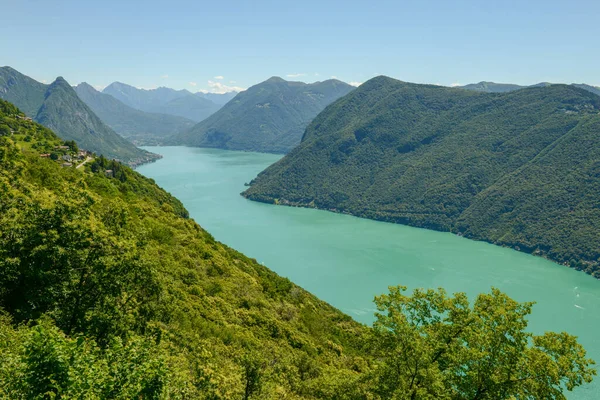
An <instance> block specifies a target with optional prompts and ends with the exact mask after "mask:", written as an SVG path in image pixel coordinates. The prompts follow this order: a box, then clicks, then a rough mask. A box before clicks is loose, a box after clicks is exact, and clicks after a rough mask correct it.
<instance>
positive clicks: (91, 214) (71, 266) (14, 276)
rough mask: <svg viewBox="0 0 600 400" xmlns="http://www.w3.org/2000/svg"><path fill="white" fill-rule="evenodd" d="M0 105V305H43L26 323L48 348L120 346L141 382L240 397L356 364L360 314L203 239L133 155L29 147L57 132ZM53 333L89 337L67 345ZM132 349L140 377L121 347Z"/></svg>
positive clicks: (22, 318)
mask: <svg viewBox="0 0 600 400" xmlns="http://www.w3.org/2000/svg"><path fill="white" fill-rule="evenodd" d="M0 105H2V106H3V109H2V110H1V111H2V112H0V118H1V119H0V126H5V125H6V124H8V126H9V127H10V129H9V130H7V132H5V131H4V130H3V131H2V132H3V133H2V134H1V135H0V192H1V193H2V195H1V196H0V226H1V229H0V306H1V307H3V308H4V310H6V311H7V312H8V313H9V314H10V316H11V319H12V320H13V321H14V322H15V323H19V322H27V321H32V320H37V319H38V318H48V319H49V321H48V322H47V323H44V324H42V326H43V328H40V329H42V330H43V332H42V333H31V334H32V335H34V337H35V335H42V338H44V339H43V340H47V341H48V343H47V344H45V345H44V348H47V349H46V351H48V352H52V351H59V352H63V354H67V353H68V352H69V351H70V352H76V353H77V352H78V351H79V350H81V352H83V355H81V354H79V355H77V357H82V359H81V360H80V361H81V363H84V362H88V363H89V362H90V360H91V359H92V358H98V359H100V358H103V357H104V358H106V357H108V359H107V361H108V362H109V363H112V364H114V363H115V362H118V360H119V359H120V358H124V359H125V360H124V363H125V364H126V365H123V366H122V368H123V371H121V372H120V373H121V374H124V373H125V371H126V370H127V368H131V370H129V371H128V372H127V373H128V374H132V377H131V378H128V379H139V380H140V381H142V380H143V379H146V376H145V374H146V375H148V374H150V375H151V376H150V378H148V379H149V380H150V381H149V383H148V385H151V384H156V385H159V384H160V385H167V384H170V385H171V386H176V388H177V392H176V393H172V397H173V398H199V396H200V395H201V394H202V398H211V399H215V398H222V399H231V398H243V394H244V391H245V390H250V389H247V388H246V383H245V382H246V381H245V380H246V379H248V380H251V379H254V381H253V382H255V384H258V383H259V382H258V381H257V380H258V379H259V378H260V379H261V380H262V381H261V382H260V384H261V387H262V388H263V389H262V391H263V393H265V395H268V398H281V397H286V396H292V397H293V398H298V396H300V394H301V393H303V392H306V391H307V390H309V388H310V387H311V386H312V385H316V386H317V387H318V386H323V385H325V386H327V385H329V384H326V382H327V381H328V380H331V382H335V379H337V378H336V377H339V379H341V380H342V381H348V380H349V379H351V378H353V377H356V376H358V375H357V374H358V373H359V371H361V370H362V369H364V368H367V366H368V361H367V360H365V359H363V358H362V357H361V352H360V350H359V348H360V346H359V340H361V338H362V337H363V335H364V334H365V333H366V330H365V328H364V327H363V326H361V325H359V324H358V323H356V322H354V321H352V319H351V318H350V317H348V316H346V315H344V314H342V313H341V312H339V311H337V310H336V309H334V308H333V307H331V306H329V305H327V304H325V303H323V302H322V301H320V300H318V299H317V298H315V297H314V296H312V295H310V294H309V293H307V292H306V291H304V290H303V289H301V288H299V287H297V286H296V285H294V284H292V283H291V282H290V281H289V280H287V279H284V278H281V277H279V276H277V275H276V274H274V273H273V272H271V271H270V270H268V269H267V268H265V267H263V266H261V265H259V264H258V263H257V262H256V261H255V260H252V259H249V258H247V257H245V256H244V255H242V254H240V253H238V252H236V251H235V250H232V249H230V248H228V247H227V246H225V245H223V244H221V243H219V242H217V241H215V240H214V238H213V237H212V236H211V235H210V234H208V233H207V232H205V231H204V230H203V229H202V228H201V227H200V226H198V225H197V224H196V223H195V222H194V221H193V220H190V219H189V218H188V214H187V211H186V210H185V209H184V208H183V206H182V205H181V203H180V202H179V201H178V200H176V199H175V198H173V197H172V196H170V195H169V194H168V193H165V192H164V191H163V190H161V189H160V188H159V187H157V186H156V185H155V184H154V182H153V181H152V180H150V179H147V178H144V177H143V176H141V175H140V174H138V173H136V172H134V171H132V170H131V169H129V168H127V167H124V166H122V165H120V164H118V163H115V162H112V161H107V160H106V159H103V158H99V159H96V160H95V161H94V162H93V163H88V165H86V167H85V168H82V169H75V168H61V166H60V162H58V161H52V160H50V159H48V158H42V157H40V156H39V152H45V151H47V150H48V149H52V148H54V147H55V146H56V145H59V144H61V141H59V140H58V139H57V138H56V137H55V136H54V135H53V134H52V132H51V131H49V130H47V129H45V128H43V127H41V126H40V125H37V124H35V123H33V122H29V121H23V120H21V119H19V118H17V115H18V113H17V112H16V110H15V109H10V108H7V107H6V106H5V105H6V103H3V102H2V103H0ZM10 131H13V134H10V133H9V132H10ZM4 134H7V135H4ZM25 138H27V139H25ZM107 170H110V171H112V172H110V173H106V172H105V171H107ZM5 319H6V318H3V319H2V322H4V323H6V321H5ZM54 326H56V327H57V328H58V329H59V331H58V332H56V331H55V329H56V328H54ZM2 332H4V333H2ZM61 332H62V333H61ZM12 334H14V335H17V334H16V333H14V332H13V333H12ZM22 334H23V335H25V336H27V337H29V335H30V334H29V333H25V332H23V333H22ZM65 334H66V335H67V336H68V337H72V338H75V339H77V337H78V335H84V336H85V337H86V338H87V339H86V340H87V342H86V343H87V344H81V343H80V342H77V340H74V341H73V342H72V344H71V345H70V344H69V343H70V342H68V340H69V339H64V338H62V336H61V335H65ZM3 335H4V336H3ZM6 335H9V336H10V335H11V334H10V333H6V329H4V330H0V359H1V360H2V361H3V362H1V363H0V364H2V367H0V375H1V372H2V371H6V369H7V368H17V367H18V365H16V364H10V365H9V364H7V363H5V361H6V358H3V357H6V353H5V352H3V351H2V350H6V349H2V348H3V347H4V346H7V340H8V339H9V338H8V337H7V336H6ZM47 336H48V337H47ZM15 340H16V339H15ZM32 340H33V339H32ZM40 340H42V339H40ZM65 340H66V341H67V342H66V343H64V341H65ZM92 340H93V341H94V342H96V343H98V344H99V345H100V346H101V347H103V346H110V347H111V348H113V347H115V350H114V352H115V353H116V354H115V355H114V357H115V358H114V359H112V360H111V358H110V357H112V356H111V355H110V354H108V355H103V356H102V357H100V356H99V355H98V354H97V352H98V350H95V349H94V344H93V342H91V341H92ZM115 341H117V342H118V341H121V342H122V343H125V344H127V346H131V348H130V349H125V350H123V349H120V346H121V345H119V344H118V343H117V342H115ZM51 343H52V344H51ZM63 344H64V348H63V347H61V346H63ZM40 345H41V344H40ZM15 346H18V341H17V342H16V343H15ZM52 346H56V348H53V347H52ZM73 346H75V347H73ZM77 346H83V347H81V349H79V348H78V347H77ZM148 346H151V347H152V348H153V350H152V351H150V353H148V349H147V348H148ZM44 348H41V349H40V351H43V350H44ZM111 351H112V350H111ZM137 351H139V352H140V354H139V360H138V361H139V364H140V365H139V368H140V369H142V371H138V372H139V377H138V378H136V376H135V374H138V372H136V371H137V370H135V368H136V367H135V365H136V364H137V363H138V361H136V359H135V357H134V355H133V354H130V352H137ZM88 352H89V354H88ZM69 354H70V353H69ZM39 356H40V357H42V356H44V357H46V356H47V357H50V356H51V354H46V355H39ZM65 357H67V356H65ZM86 357H87V359H86ZM86 360H87V361H86ZM13 361H14V360H13ZM14 362H16V361H14ZM103 362H104V361H103ZM56 363H57V365H56V369H57V371H51V370H50V368H51V367H50V366H48V370H46V371H45V373H48V374H49V373H51V372H53V373H56V374H58V375H60V373H61V370H60V368H63V369H64V368H65V366H63V367H61V366H60V363H59V361H58V360H57V361H56ZM144 363H147V364H149V365H150V366H152V365H153V367H152V368H153V369H149V368H150V367H148V369H147V370H144V365H145V364H144ZM130 364H131V365H130ZM80 367H81V365H72V366H71V367H70V368H73V369H75V370H76V369H77V368H80ZM116 367H118V365H117V366H116ZM17 369H18V368H17ZM155 369H156V370H155ZM166 372H169V375H168V380H167V377H166V376H164V374H165V373H166ZM65 373H66V372H65ZM89 373H90V375H93V374H94V371H93V370H91V371H89ZM114 373H116V374H119V371H115V372H114ZM107 374H108V372H107ZM156 374H158V375H160V374H162V375H161V376H162V378H161V379H162V380H161V381H159V382H154V381H155V380H156V379H155V377H154V375H156ZM2 378H3V379H4V378H6V377H5V376H2ZM18 378H19V377H18V376H17V377H15V379H16V380H18ZM38 378H39V377H38ZM125 378H126V377H123V379H125ZM31 379H37V378H35V377H32V378H31ZM57 379H58V378H57ZM65 379H66V378H65ZM81 379H84V378H81ZM107 379H108V378H107ZM319 382H320V383H319ZM5 383H6V382H5ZM25 383H26V381H23V382H22V384H25ZM142 383H143V382H140V385H141V384H142ZM15 384H16V383H15ZM331 384H333V383H331ZM0 386H1V388H0V393H4V395H6V393H5V392H2V390H5V389H6V385H5V384H3V385H0ZM49 386H51V385H50V383H49ZM142 386H143V385H142ZM325 386H324V389H323V390H327V389H326V387H325ZM88 389H91V388H89V387H88ZM115 390H116V388H115ZM307 393H308V392H307ZM0 397H3V396H0ZM9 397H10V398H18V397H12V396H9ZM133 397H134V396H131V397H127V396H124V397H118V398H133ZM167 397H169V398H170V397H171V396H166V397H164V396H163V397H160V398H167ZM308 397H312V396H308ZM100 398H113V397H110V396H108V397H104V396H100ZM115 398H116V397H115ZM135 398H139V397H138V396H135ZM143 398H146V396H143ZM148 398H159V397H148Z"/></svg>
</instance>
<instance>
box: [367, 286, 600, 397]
mask: <svg viewBox="0 0 600 400" xmlns="http://www.w3.org/2000/svg"><path fill="white" fill-rule="evenodd" d="M405 291H406V288H405V287H401V286H399V287H390V293H389V294H387V295H382V296H379V297H377V298H376V299H375V303H376V304H377V308H378V310H379V312H378V313H376V317H377V320H376V322H375V323H374V330H373V340H374V342H373V343H374V346H375V347H374V348H375V349H376V354H375V356H376V357H377V358H379V359H381V360H382V362H381V365H380V366H379V368H377V369H376V372H374V373H373V375H372V376H371V379H372V380H371V381H370V384H371V385H372V390H373V392H374V393H376V395H377V396H379V398H381V399H434V398H435V399H473V400H474V399H510V398H519V399H564V398H565V397H564V395H563V390H564V389H565V388H566V389H568V390H572V389H573V388H575V387H576V386H579V385H581V384H583V383H587V382H591V380H592V377H593V376H594V375H595V374H596V371H595V370H594V369H593V368H592V365H593V364H594V362H593V361H592V360H591V359H588V358H586V353H585V350H584V349H583V347H582V346H581V345H580V344H579V343H578V342H577V340H576V338H575V337H573V336H571V335H568V334H566V333H553V332H548V333H545V334H544V335H541V336H537V335H533V334H531V333H529V332H526V331H525V329H526V328H527V319H526V317H527V315H529V314H530V313H531V307H532V305H533V303H518V302H516V301H514V300H512V299H511V298H510V297H508V296H507V295H506V294H504V293H502V292H500V291H499V290H498V289H492V291H491V293H488V294H481V295H479V296H478V297H477V299H476V300H475V302H474V304H473V306H472V307H471V306H470V304H469V301H468V299H467V296H466V295H465V294H464V293H458V294H455V295H454V296H453V297H449V296H447V295H446V292H445V291H444V290H443V289H438V290H420V289H417V290H415V291H414V293H413V295H412V296H406V295H405V294H404V293H403V292H405Z"/></svg>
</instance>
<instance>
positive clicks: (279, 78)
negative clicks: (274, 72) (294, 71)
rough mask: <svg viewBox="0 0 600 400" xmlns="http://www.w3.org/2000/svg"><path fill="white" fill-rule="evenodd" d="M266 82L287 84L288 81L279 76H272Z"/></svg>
mask: <svg viewBox="0 0 600 400" xmlns="http://www.w3.org/2000/svg"><path fill="white" fill-rule="evenodd" d="M265 82H271V83H277V82H287V81H286V80H285V79H283V78H281V77H279V76H272V77H270V78H269V79H267V80H266V81H265Z"/></svg>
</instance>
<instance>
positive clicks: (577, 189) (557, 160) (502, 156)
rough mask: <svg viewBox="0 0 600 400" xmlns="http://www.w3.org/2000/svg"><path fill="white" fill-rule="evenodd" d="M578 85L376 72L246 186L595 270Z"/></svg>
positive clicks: (589, 139) (599, 226) (592, 120)
mask: <svg viewBox="0 0 600 400" xmlns="http://www.w3.org/2000/svg"><path fill="white" fill-rule="evenodd" d="M579 86H580V85H541V86H538V87H530V88H524V89H521V90H512V91H506V89H507V87H506V86H504V87H502V88H500V87H494V86H492V85H490V84H487V87H486V90H485V91H486V92H487V91H492V90H496V91H500V90H501V91H504V93H485V92H484V91H481V90H480V91H474V90H471V91H470V90H461V89H456V88H447V87H441V86H434V85H417V84H411V83H406V82H401V81H397V80H394V79H391V78H387V77H383V76H382V77H377V78H374V79H371V80H370V81H368V82H366V83H364V84H363V85H361V86H360V87H359V88H357V89H356V90H355V91H353V92H351V93H350V94H348V95H346V96H344V97H343V98H341V99H339V100H338V101H336V102H334V103H333V104H331V105H330V106H329V107H327V108H326V109H325V110H324V111H323V112H322V113H320V114H319V115H318V116H317V117H316V118H315V119H314V120H313V122H312V123H311V124H310V125H309V126H308V128H307V129H306V133H305V135H304V137H303V140H302V143H301V144H300V145H299V146H298V147H297V148H295V149H294V150H293V151H292V152H291V153H290V154H288V155H287V156H285V157H284V158H283V159H281V160H280V161H279V162H277V163H275V164H273V165H272V166H270V167H269V168H267V169H266V170H265V171H263V172H261V173H260V174H259V175H258V177H257V178H256V179H255V180H254V181H253V182H251V186H250V188H249V189H248V190H247V191H246V192H244V196H246V197H247V198H249V199H252V200H257V201H263V202H269V203H276V204H289V205H298V206H305V207H317V208H322V209H328V210H334V211H338V212H344V213H349V214H353V215H357V216H362V217H366V218H372V219H378V220H383V221H390V222H397V223H403V224H408V225H414V226H420V227H426V228H431V229H437V230H443V231H451V232H456V233H458V234H461V235H465V236H467V237H470V238H474V239H478V240H485V241H488V242H492V243H496V244H499V245H504V246H510V247H513V248H516V249H519V250H522V251H527V252H531V253H534V254H538V255H543V256H545V257H548V258H550V259H552V260H554V261H557V262H560V263H563V264H567V265H570V266H571V267H574V268H577V269H580V270H585V271H586V272H588V273H591V274H593V275H595V276H596V277H600V262H599V260H600V97H599V96H597V95H595V94H593V93H592V90H590V88H584V89H585V90H584V89H582V88H581V87H579Z"/></svg>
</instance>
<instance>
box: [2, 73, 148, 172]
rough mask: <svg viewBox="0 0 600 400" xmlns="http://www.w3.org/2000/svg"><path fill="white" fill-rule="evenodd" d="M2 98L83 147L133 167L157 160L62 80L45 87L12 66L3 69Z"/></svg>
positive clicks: (63, 137)
mask: <svg viewBox="0 0 600 400" xmlns="http://www.w3.org/2000/svg"><path fill="white" fill-rule="evenodd" d="M0 98H2V99H4V100H7V101H9V102H11V103H13V104H15V105H16V106H17V107H20V108H22V110H23V111H24V112H25V114H26V115H28V116H29V117H31V118H33V119H34V120H35V121H37V122H39V123H41V124H42V125H44V126H46V127H48V128H50V129H52V130H54V131H55V132H56V133H57V134H58V135H59V136H60V137H61V138H62V139H64V140H75V141H76V142H77V143H78V145H79V146H80V147H81V148H84V149H86V150H89V151H93V152H96V153H98V154H103V155H104V156H106V157H108V158H116V159H119V160H122V161H123V162H125V163H128V164H130V165H136V164H139V163H143V162H148V161H151V160H154V159H156V158H158V157H159V156H158V155H156V154H152V153H149V152H147V151H145V150H141V149H138V148H137V147H135V146H134V145H133V144H132V143H130V142H129V141H127V140H126V139H124V138H122V137H121V136H119V135H118V134H116V133H115V132H114V131H113V130H112V129H110V128H109V127H108V126H107V125H105V124H104V123H103V122H102V121H101V120H100V118H98V117H97V116H96V115H95V114H94V112H93V111H92V110H91V109H90V108H89V107H88V106H87V105H86V104H85V103H84V102H83V101H82V100H81V99H80V98H79V97H78V96H77V93H75V91H74V90H73V88H72V87H71V86H70V85H69V84H68V83H67V82H66V81H65V80H64V79H63V78H62V77H59V78H57V79H56V80H55V81H54V82H53V83H52V84H50V85H45V84H43V83H40V82H37V81H35V80H34V79H31V78H29V77H28V76H26V75H23V74H21V73H20V72H18V71H16V70H15V69H13V68H10V67H2V68H0Z"/></svg>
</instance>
